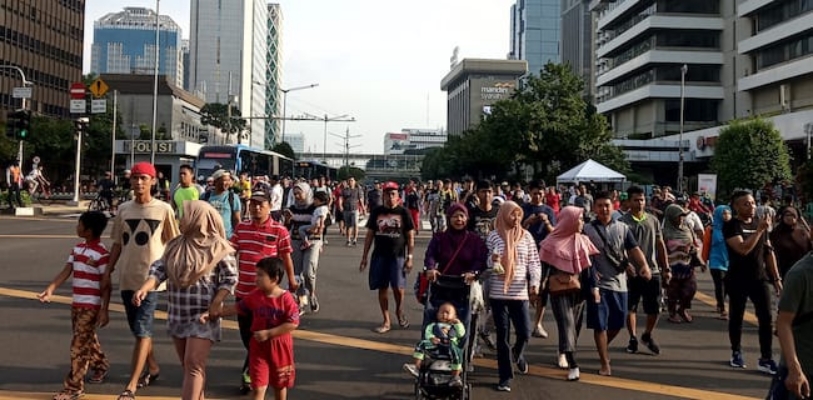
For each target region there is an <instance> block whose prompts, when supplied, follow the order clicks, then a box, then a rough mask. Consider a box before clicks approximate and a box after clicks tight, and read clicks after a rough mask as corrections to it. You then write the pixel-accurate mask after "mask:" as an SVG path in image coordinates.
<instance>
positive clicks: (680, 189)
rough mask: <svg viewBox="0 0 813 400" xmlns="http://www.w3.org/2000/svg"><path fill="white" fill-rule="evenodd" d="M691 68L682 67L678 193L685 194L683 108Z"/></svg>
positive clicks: (684, 65)
mask: <svg viewBox="0 0 813 400" xmlns="http://www.w3.org/2000/svg"><path fill="white" fill-rule="evenodd" d="M688 71H689V67H688V66H686V64H683V66H682V67H680V134H679V135H678V181H677V189H678V193H680V194H681V195H682V194H683V106H684V104H683V103H684V97H685V91H686V72H688Z"/></svg>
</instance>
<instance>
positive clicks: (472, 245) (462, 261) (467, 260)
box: [424, 230, 488, 275]
mask: <svg viewBox="0 0 813 400" xmlns="http://www.w3.org/2000/svg"><path fill="white" fill-rule="evenodd" d="M463 240H465V243H463V247H462V248H461V249H460V252H458V253H457V257H455V258H454V260H452V257H454V253H455V251H457V248H458V247H459V246H460V245H461V242H463ZM486 258H488V250H487V249H486V245H485V243H484V242H483V239H480V236H478V235H477V234H476V233H474V232H460V233H459V234H454V233H452V232H451V231H450V230H447V231H446V232H442V233H438V234H436V235H435V236H434V237H432V240H430V241H429V246H428V247H427V248H426V256H425V257H424V266H425V267H426V269H427V270H430V269H438V270H440V271H442V273H443V274H445V275H462V274H463V273H466V272H474V273H475V274H479V273H480V272H482V271H483V270H485V268H486ZM449 261H451V262H452V263H451V265H449Z"/></svg>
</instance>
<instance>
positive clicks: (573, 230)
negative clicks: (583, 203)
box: [539, 206, 599, 274]
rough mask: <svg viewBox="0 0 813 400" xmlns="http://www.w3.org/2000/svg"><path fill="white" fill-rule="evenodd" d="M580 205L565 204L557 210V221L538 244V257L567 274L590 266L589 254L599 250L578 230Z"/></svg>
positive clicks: (578, 271) (576, 272)
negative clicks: (560, 209)
mask: <svg viewBox="0 0 813 400" xmlns="http://www.w3.org/2000/svg"><path fill="white" fill-rule="evenodd" d="M582 214H583V210H582V208H581V207H574V206H567V207H565V208H563V209H562V211H561V212H559V221H558V222H557V224H556V228H554V229H553V232H551V233H550V234H549V235H548V236H547V237H546V238H545V240H543V241H542V243H540V244H539V259H540V260H542V261H543V262H546V263H548V264H550V265H552V266H553V267H554V268H556V269H558V270H560V271H562V272H566V273H568V274H578V273H580V272H581V271H582V270H584V269H586V268H590V265H591V262H590V256H591V255H595V254H599V250H598V249H597V248H596V246H595V245H593V242H592V241H590V238H588V237H587V236H585V235H582V233H581V231H580V230H579V221H580V220H581V219H582Z"/></svg>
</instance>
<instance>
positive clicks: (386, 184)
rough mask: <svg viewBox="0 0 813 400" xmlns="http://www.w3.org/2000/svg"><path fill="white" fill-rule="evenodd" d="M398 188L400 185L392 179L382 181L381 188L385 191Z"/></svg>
mask: <svg viewBox="0 0 813 400" xmlns="http://www.w3.org/2000/svg"><path fill="white" fill-rule="evenodd" d="M400 188H401V186H399V185H398V184H397V183H395V182H393V181H389V182H384V186H382V187H381V190H384V191H386V190H398V189H400Z"/></svg>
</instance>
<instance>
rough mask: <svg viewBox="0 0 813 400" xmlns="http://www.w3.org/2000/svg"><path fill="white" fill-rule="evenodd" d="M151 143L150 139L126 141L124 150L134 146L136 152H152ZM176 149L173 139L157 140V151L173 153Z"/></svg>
mask: <svg viewBox="0 0 813 400" xmlns="http://www.w3.org/2000/svg"><path fill="white" fill-rule="evenodd" d="M151 144H152V143H151V142H150V141H149V140H136V141H135V144H133V142H124V151H125V152H127V151H130V146H133V152H135V153H151V152H152V147H151ZM175 149H176V147H175V142H173V141H170V140H160V141H156V142H155V152H156V153H163V154H172V153H175Z"/></svg>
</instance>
